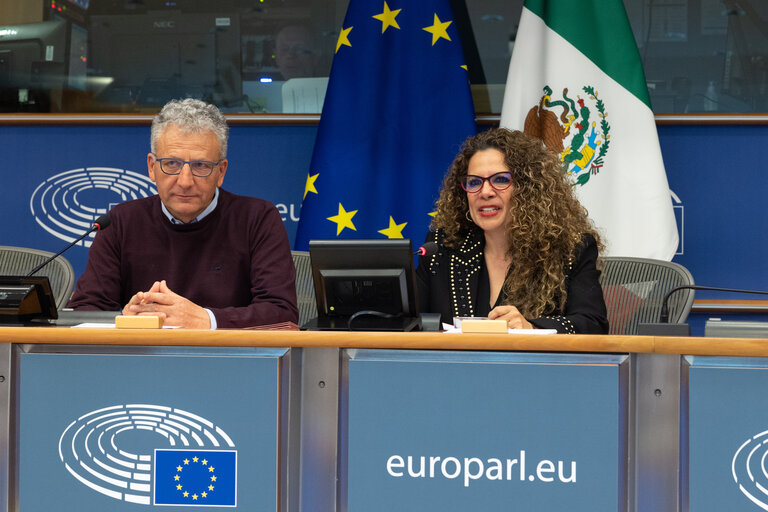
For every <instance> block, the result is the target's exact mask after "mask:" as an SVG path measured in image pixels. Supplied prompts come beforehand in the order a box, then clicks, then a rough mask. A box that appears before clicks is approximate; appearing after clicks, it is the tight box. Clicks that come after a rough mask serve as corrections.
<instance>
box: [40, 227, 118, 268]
mask: <svg viewBox="0 0 768 512" xmlns="http://www.w3.org/2000/svg"><path fill="white" fill-rule="evenodd" d="M110 222H112V220H111V219H110V218H109V214H106V213H105V214H104V215H102V216H101V217H99V218H98V219H96V220H95V221H94V223H93V226H91V229H89V230H88V231H86V232H85V233H83V234H82V235H80V236H79V237H77V238H76V239H75V241H74V242H72V243H71V244H69V245H68V246H66V247H65V248H63V249H62V250H60V251H59V252H57V253H56V254H54V255H53V256H51V257H50V258H48V259H47V260H45V261H43V262H42V263H41V264H39V265H38V266H36V267H35V268H34V269H32V271H31V272H30V273H29V274H27V277H29V276H31V275H34V274H36V273H37V272H38V271H39V270H40V269H41V268H43V267H44V266H46V265H47V264H49V263H50V262H52V261H53V260H55V259H56V258H58V257H59V256H60V255H61V254H62V253H63V252H64V251H66V250H67V249H69V248H70V247H72V246H73V245H75V244H76V243H77V242H79V241H80V240H82V239H83V238H85V237H87V236H88V235H90V234H91V233H93V232H94V231H101V230H102V229H105V228H106V227H107V226H109V224H110Z"/></svg>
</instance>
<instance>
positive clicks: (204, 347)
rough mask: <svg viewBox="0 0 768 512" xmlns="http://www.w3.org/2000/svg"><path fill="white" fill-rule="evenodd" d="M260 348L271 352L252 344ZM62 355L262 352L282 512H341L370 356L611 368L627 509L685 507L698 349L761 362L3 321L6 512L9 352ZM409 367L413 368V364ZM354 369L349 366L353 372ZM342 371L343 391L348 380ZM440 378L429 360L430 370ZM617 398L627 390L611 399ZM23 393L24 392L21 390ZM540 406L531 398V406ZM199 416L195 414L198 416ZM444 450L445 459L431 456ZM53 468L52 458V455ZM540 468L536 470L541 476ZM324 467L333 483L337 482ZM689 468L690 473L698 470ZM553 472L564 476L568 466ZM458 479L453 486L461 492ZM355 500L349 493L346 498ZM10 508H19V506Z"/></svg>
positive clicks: (14, 443)
mask: <svg viewBox="0 0 768 512" xmlns="http://www.w3.org/2000/svg"><path fill="white" fill-rule="evenodd" d="M266 349H271V350H277V352H268V351H267V352H262V353H259V352H258V351H259V350H266ZM360 349H363V350H360ZM254 351H255V352H254ZM72 354H79V355H87V356H88V357H95V356H99V357H101V356H105V355H109V356H115V355H116V354H122V355H128V354H130V355H134V356H142V357H146V356H162V357H168V356H169V355H170V356H173V357H180V358H182V359H183V358H189V357H193V358H201V357H202V358H208V357H212V358H220V359H222V360H226V359H230V358H233V359H237V358H238V357H242V356H248V357H264V356H266V357H268V358H270V357H274V358H275V359H274V361H275V362H274V364H272V363H268V364H267V366H269V365H272V366H274V367H275V368H276V371H277V373H278V374H279V378H276V379H275V385H276V386H277V389H279V393H280V395H281V398H280V399H279V401H278V402H279V405H278V411H276V413H275V414H276V415H277V416H276V417H277V418H278V419H279V422H280V423H279V427H278V431H279V432H280V433H281V434H280V435H279V436H278V440H277V446H278V453H277V461H278V462H277V463H278V464H279V466H278V468H277V470H276V474H277V483H276V491H275V493H274V501H275V503H277V504H278V505H277V506H278V507H279V510H281V511H283V512H298V511H302V512H309V511H314V510H323V511H324V510H335V509H336V510H340V511H346V510H347V508H346V507H347V505H348V503H347V493H349V489H348V488H346V484H347V480H348V479H347V477H348V476H349V475H348V474H346V473H345V471H347V470H348V469H349V468H348V467H347V466H346V464H347V461H355V460H357V462H355V464H359V460H360V459H355V457H357V455H356V454H350V453H348V452H347V451H346V450H347V449H348V448H349V446H350V445H348V442H349V441H350V438H349V437H348V436H349V435H350V431H349V430H348V428H349V425H348V424H347V421H348V416H347V414H348V413H349V410H348V409H346V408H345V407H347V406H348V405H349V403H350V390H351V389H353V388H355V389H356V388H357V383H358V382H361V381H360V380H356V379H359V378H364V379H365V378H367V377H366V376H372V375H373V373H372V372H370V371H369V370H367V369H365V370H363V368H368V366H366V365H369V364H370V362H371V361H374V360H376V361H380V360H382V358H383V359H384V360H386V362H387V364H389V363H393V366H391V368H395V367H396V366H402V364H401V363H402V362H403V361H409V360H410V361H411V363H412V362H413V360H414V358H415V359H416V360H418V359H419V358H421V359H422V360H423V359H424V358H426V359H427V360H429V361H428V362H430V364H431V362H434V360H435V358H438V359H444V361H442V363H444V364H446V365H453V366H451V368H458V366H460V365H457V364H456V362H457V361H458V362H461V364H465V363H468V364H469V365H470V366H471V365H473V364H477V363H478V361H479V362H480V363H482V364H485V363H489V362H490V364H491V365H495V366H494V367H500V366H499V365H501V364H507V363H509V364H511V365H512V366H514V367H515V368H523V367H524V366H525V365H528V366H525V368H528V370H526V371H534V374H535V370H536V368H535V366H536V365H538V366H541V367H549V369H553V368H554V370H555V371H556V369H557V365H561V366H562V368H564V369H569V368H570V370H569V371H572V369H573V368H574V367H583V366H584V365H585V364H586V365H587V366H590V365H591V366H592V367H595V368H597V367H599V366H600V365H603V366H605V365H608V366H609V367H613V368H615V370H614V371H613V373H612V375H613V376H609V379H612V380H613V381H614V382H615V386H616V388H615V390H614V391H610V390H609V391H608V393H609V394H611V393H613V394H614V396H616V398H617V399H616V404H618V405H617V406H618V409H616V413H615V414H617V415H618V416H619V417H618V418H617V421H616V423H615V425H614V426H613V427H611V428H614V429H618V430H617V431H618V432H620V436H617V437H616V438H617V441H618V444H617V446H616V449H617V450H618V452H619V453H620V454H621V457H623V458H625V461H624V463H621V464H618V465H617V466H616V467H617V474H618V475H620V478H619V481H620V482H621V483H620V485H619V486H620V487H623V488H620V489H617V490H616V495H617V496H618V497H619V500H620V501H622V503H624V504H626V508H625V507H623V506H618V507H617V509H620V510H630V511H634V510H638V511H646V510H648V511H651V510H653V511H666V510H669V511H673V510H680V509H681V508H680V507H687V504H688V485H689V481H688V478H689V475H688V472H687V468H688V455H689V451H690V453H691V456H692V457H700V456H708V455H707V454H703V455H699V452H697V451H696V449H697V448H696V447H695V446H693V445H689V439H688V435H687V430H688V428H689V427H690V429H691V430H692V431H694V430H695V428H696V427H695V425H693V424H690V425H689V423H688V421H687V418H688V407H689V403H688V386H689V382H688V379H689V376H690V375H692V372H691V370H690V368H692V367H695V365H696V361H705V360H707V361H709V360H708V359H706V358H705V357H702V356H718V357H720V359H723V360H725V361H726V362H728V361H731V362H733V361H736V359H733V358H741V357H751V358H756V357H759V358H763V357H768V343H766V341H765V340H755V339H717V338H670V337H653V336H584V335H544V336H505V335H482V334H465V335H452V334H438V333H370V332H341V333H339V332H333V333H331V332H287V331H274V332H266V331H247V330H219V331H195V330H182V329H178V330H156V331H143V330H136V331H127V330H119V331H117V330H113V329H93V330H91V329H89V330H82V329H65V328H52V327H39V328H37V327H34V328H15V327H4V328H0V496H1V495H4V494H5V492H4V491H5V489H6V488H9V489H10V492H9V493H8V497H9V503H5V502H4V501H0V511H1V512H6V511H7V510H15V509H14V508H13V507H14V506H15V504H16V501H15V500H16V499H17V493H18V491H19V489H21V490H24V482H23V473H22V482H21V485H20V483H19V482H18V481H17V478H18V475H19V473H17V471H18V470H19V468H18V466H19V464H17V462H16V461H17V459H18V457H19V453H21V452H20V450H23V449H26V448H25V445H24V444H23V442H22V443H21V444H19V443H18V441H19V439H18V438H19V432H18V428H19V424H18V423H19V421H27V420H25V419H24V417H23V415H22V417H21V418H20V417H19V407H20V403H19V402H20V401H21V400H26V399H27V398H25V397H26V395H25V394H24V393H20V391H19V382H23V381H22V380H21V379H23V378H24V376H23V372H21V373H22V375H19V373H20V360H25V358H26V360H29V361H32V360H36V359H37V358H39V359H40V360H43V359H46V358H54V359H55V358H57V357H58V356H62V357H63V356H67V357H71V356H72ZM484 354H485V355H484ZM682 355H685V356H693V357H682ZM33 356H34V357H33ZM40 356H45V357H40ZM361 356H364V357H361ZM722 356H726V357H722ZM494 358H495V359H496V360H494ZM579 358H586V359H581V360H579ZM697 358H698V359H697ZM118 359H119V358H118ZM350 361H352V363H351V366H350ZM355 361H357V363H355ZM750 361H752V362H753V364H763V363H764V362H765V360H763V359H750ZM417 362H419V364H421V361H417ZM755 362H757V363H755ZM411 363H407V364H411ZM709 363H711V361H709ZM709 363H707V364H709ZM24 364H25V365H27V363H24ZM35 364H36V363H35ZM355 364H358V367H357V368H358V369H357V370H356V369H355ZM377 364H378V362H377ZM515 365H517V366H515ZM32 366H34V365H32ZM737 366H738V365H737ZM30 367H31V366H30ZM371 367H372V366H371ZM510 367H511V366H510ZM389 368H390V367H380V368H378V370H377V371H383V372H384V373H381V374H380V375H381V376H384V375H386V372H388V371H390V370H389ZM446 368H447V367H446ZM350 369H351V373H352V376H353V380H352V381H351V385H352V387H349V386H350V380H349V378H350ZM531 369H532V370H531ZM25 371H26V370H25ZM398 371H399V370H398ZM30 372H31V371H30ZM355 372H357V373H355ZM693 373H695V371H694V372H693ZM764 373H767V374H768V372H764ZM442 374H443V372H442V371H441V370H440V369H439V368H438V369H437V373H436V374H435V375H436V376H437V377H435V378H439V375H442ZM534 374H532V375H534ZM355 375H357V377H355ZM414 375H416V376H418V375H420V372H416V373H412V374H411V377H413V376H414ZM445 375H446V376H447V374H445ZM409 378H410V377H409ZM456 378H458V379H463V378H465V377H456ZM473 378H474V377H473ZM696 378H697V377H695V378H694V380H695V379H696ZM371 382H372V383H374V384H375V383H376V379H373V381H369V382H368V383H367V384H371ZM251 385H254V384H251ZM460 387H461V386H460ZM437 389H438V390H439V386H438V388H437ZM457 389H459V388H457ZM373 392H377V391H376V390H373ZM697 393H698V391H697ZM574 396H578V394H577V395H574ZM606 396H608V395H606ZM622 396H625V397H626V399H625V402H624V403H623V404H622V398H621V397H622ZM697 396H701V395H697ZM30 397H31V398H30V399H34V394H32V395H30ZM492 398H493V397H491V399H492ZM696 400H699V398H696ZM543 402H545V401H543V400H539V401H538V402H537V405H541V404H542V403H543ZM697 403H698V402H697ZM388 407H389V406H388ZM622 407H623V409H622ZM182 409H184V408H183V407H182ZM89 411H90V409H89V410H88V411H86V412H89ZM622 411H623V412H622ZM217 414H218V413H217ZM70 416H71V415H70ZM201 416H203V417H205V414H202V415H201ZM366 417H368V415H367V414H362V415H361V416H360V418H362V419H363V420H364V419H365V418H366ZM340 418H341V419H340ZM697 418H699V416H695V417H693V419H696V421H699V419H697ZM209 419H211V418H209ZM693 419H692V420H691V421H693ZM70 421H71V419H70ZM622 422H623V423H622ZM353 427H354V425H353ZM766 427H767V428H768V422H766ZM60 430H63V429H60ZM224 430H225V431H226V428H224ZM748 434H749V435H752V434H754V432H751V431H750V432H749V433H748ZM356 435H357V434H353V438H352V439H351V440H352V441H356V440H359V438H358V437H354V436H356ZM745 435H746V434H745ZM22 441H23V439H22ZM694 441H695V440H694ZM366 442H367V441H366ZM691 442H693V441H691ZM707 442H709V440H708V441H707ZM353 446H354V445H353ZM519 451H520V450H518V453H519ZM529 453H530V452H529ZM339 454H341V456H339ZM448 455H452V454H450V453H446V454H444V456H448ZM57 457H58V456H57ZM488 457H490V456H487V457H486V458H485V459H483V462H484V463H487V461H488ZM541 457H544V458H546V457H545V456H541ZM541 457H540V458H541ZM518 458H519V457H518ZM566 459H567V456H564V457H563V460H566ZM692 460H695V459H692ZM57 463H59V464H60V462H58V458H57ZM396 463H397V461H395V464H396ZM451 463H452V461H451ZM471 464H472V463H470V467H469V469H470V473H471V472H472V471H474V470H475V469H477V466H476V463H474V464H475V466H472V465H471ZM21 466H23V464H21ZM360 467H362V466H360ZM59 469H61V468H59ZM453 469H454V468H453V466H450V464H449V465H448V466H447V467H446V471H447V473H448V474H449V475H450V474H452V472H453ZM486 469H487V468H486ZM384 470H386V468H384ZM406 470H407V469H406ZM22 471H23V469H22ZM360 471H362V469H360ZM393 471H394V472H395V473H397V472H398V471H400V470H398V469H397V467H396V466H393ZM546 471H547V468H546V467H545V468H544V474H545V476H546ZM60 472H61V473H62V475H63V477H64V479H65V481H67V482H69V481H70V480H71V481H72V482H75V483H76V481H75V480H74V479H73V478H72V477H71V476H70V475H69V474H67V472H66V471H65V470H63V469H62V470H61V471H60ZM622 472H623V473H624V476H623V477H621V473H622ZM472 474H474V473H472ZM337 475H338V476H340V477H341V480H340V486H339V487H338V488H337V484H336V478H337ZM529 475H530V473H529ZM692 476H693V478H694V479H696V478H699V476H700V475H698V474H695V475H692ZM564 477H565V479H567V478H568V477H569V473H568V471H567V468H566V470H565V473H564ZM468 478H472V477H468ZM67 479H68V480H67ZM463 482H464V481H463V480H462V482H461V483H459V485H458V487H463ZM353 483H354V481H353ZM390 483H391V482H390ZM470 483H472V484H473V483H474V481H473V482H470ZM697 485H701V484H700V483H697ZM724 485H725V486H726V488H729V489H730V488H731V487H732V489H731V490H734V491H735V495H734V497H733V498H734V500H735V506H734V507H732V508H733V509H734V510H739V509H738V506H739V505H741V501H739V500H742V501H744V502H745V503H746V505H744V506H751V507H754V506H755V505H754V503H752V502H751V501H749V500H748V499H747V498H746V497H745V496H744V495H743V494H742V493H741V492H740V491H739V489H738V486H736V485H730V487H729V484H724ZM470 488H471V487H470ZM693 488H694V487H692V489H693ZM86 490H87V489H86ZM355 499H358V500H359V495H358V497H357V498H355ZM115 503H118V504H119V502H117V501H115ZM9 507H10V508H9ZM238 508H239V507H238ZM110 510H111V509H110ZM115 510H120V509H118V508H116V509H115ZM165 510H172V508H171V509H165ZM349 510H350V511H352V510H353V509H351V508H350V509H349ZM355 510H357V509H355ZM574 510H577V509H576V508H574ZM21 512H25V510H24V509H23V508H22V509H21Z"/></svg>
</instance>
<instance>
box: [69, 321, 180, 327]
mask: <svg viewBox="0 0 768 512" xmlns="http://www.w3.org/2000/svg"><path fill="white" fill-rule="evenodd" d="M72 328H73V329H114V328H115V324H107V323H104V324H101V323H98V322H84V323H82V324H77V325H73V326H72ZM162 328H163V329H180V328H181V326H180V325H164V326H163V327H162Z"/></svg>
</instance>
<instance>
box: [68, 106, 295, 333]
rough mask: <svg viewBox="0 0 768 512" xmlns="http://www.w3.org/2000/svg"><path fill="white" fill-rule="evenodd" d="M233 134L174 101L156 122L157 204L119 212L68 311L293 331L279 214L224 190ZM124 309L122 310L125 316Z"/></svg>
mask: <svg viewBox="0 0 768 512" xmlns="http://www.w3.org/2000/svg"><path fill="white" fill-rule="evenodd" d="M228 133H229V130H228V127H227V123H226V120H225V119H224V116H223V115H222V114H221V112H219V110H218V109H217V108H216V107H215V106H213V105H208V104H206V103H203V102H202V101H198V100H193V99H185V100H182V101H176V100H174V101H171V102H169V103H168V104H167V105H165V106H164V107H163V109H162V110H161V111H160V113H159V114H158V115H157V116H155V118H154V120H153V121H152V138H151V149H152V152H151V153H149V154H148V155H147V168H148V171H149V177H150V179H151V180H152V181H153V182H155V184H156V185H157V195H156V196H152V197H147V198H142V199H136V200H134V201H128V202H126V203H123V204H120V205H118V206H115V207H114V208H113V209H112V211H111V212H110V218H111V221H112V222H111V225H110V227H109V229H106V230H105V231H103V232H100V233H98V235H97V236H96V238H95V239H94V241H93V245H92V246H91V248H90V252H89V255H88V264H87V266H86V269H85V272H84V273H83V275H82V276H81V277H80V279H79V280H78V282H77V286H76V288H75V293H74V295H73V297H72V299H71V300H70V302H69V306H70V307H72V308H74V309H97V310H98V309H100V310H111V311H116V310H119V309H120V308H121V307H122V311H123V314H124V315H147V314H157V315H160V316H162V317H164V318H165V324H166V325H179V326H184V327H190V328H198V329H215V328H217V327H229V328H238V327H250V326H255V325H264V324H272V323H279V322H287V321H290V322H294V323H295V322H297V321H298V311H297V309H296V289H295V282H294V279H295V271H294V267H293V260H292V258H291V253H290V246H289V244H288V236H287V234H286V232H285V227H284V226H283V223H282V220H281V219H280V215H279V213H278V212H277V210H276V209H275V207H274V206H273V205H272V204H270V203H268V202H267V201H263V200H261V199H256V198H250V197H243V196H237V195H234V194H231V193H229V192H227V191H225V190H223V189H221V188H219V187H221V184H222V183H223V181H224V175H225V174H226V172H227V166H228V163H229V162H228V161H227V158H226V156H227V137H228ZM123 305H124V307H123Z"/></svg>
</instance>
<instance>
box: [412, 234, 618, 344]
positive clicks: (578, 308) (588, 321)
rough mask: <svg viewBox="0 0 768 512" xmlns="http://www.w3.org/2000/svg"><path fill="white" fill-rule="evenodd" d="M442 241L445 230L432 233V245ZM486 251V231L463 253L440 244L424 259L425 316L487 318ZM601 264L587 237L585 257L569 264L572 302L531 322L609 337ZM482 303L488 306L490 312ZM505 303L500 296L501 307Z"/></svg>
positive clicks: (419, 279) (421, 295)
mask: <svg viewBox="0 0 768 512" xmlns="http://www.w3.org/2000/svg"><path fill="white" fill-rule="evenodd" d="M442 239H443V234H442V232H440V231H431V232H430V233H429V234H428V235H427V241H434V242H437V243H438V244H440V243H441V242H442ZM484 246H485V238H484V237H483V234H482V231H480V230H475V231H473V232H472V233H470V234H469V235H468V236H467V238H465V239H464V241H463V242H462V244H461V245H460V246H459V248H458V249H451V248H449V247H445V246H443V245H440V250H439V251H438V252H437V253H436V254H434V255H433V256H421V257H420V258H419V266H418V268H417V269H416V283H417V288H418V291H417V293H418V301H419V310H420V311H421V312H423V313H440V315H441V320H442V321H443V322H445V323H453V317H454V316H485V315H486V314H487V312H488V311H490V304H487V302H488V298H487V296H486V297H480V290H481V289H482V290H487V293H488V294H490V283H489V282H488V272H487V270H486V269H485V258H484V257H483V248H484ZM596 261H597V243H596V242H595V239H594V238H593V237H592V235H585V236H584V243H583V244H582V249H581V252H580V253H579V254H578V255H577V256H576V258H575V259H574V260H573V261H569V262H568V263H567V265H566V289H567V292H568V297H567V300H566V302H565V307H564V308H563V310H562V311H560V310H554V311H550V312H548V314H547V315H545V316H542V317H540V318H528V319H527V320H528V321H529V322H531V323H532V324H533V325H534V326H535V327H538V328H540V329H557V332H559V333H569V334H574V333H578V334H607V333H608V314H607V312H606V309H605V300H604V299H603V290H602V288H601V287H600V283H599V281H598V278H599V276H600V272H599V271H598V270H597V268H596V266H595V265H596ZM481 277H482V278H483V280H484V282H482V283H481ZM502 293H503V292H502ZM481 301H485V303H486V305H485V307H484V304H483V303H482V302H481ZM503 303H504V302H503V299H502V298H501V297H500V298H499V302H498V303H497V304H503Z"/></svg>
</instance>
